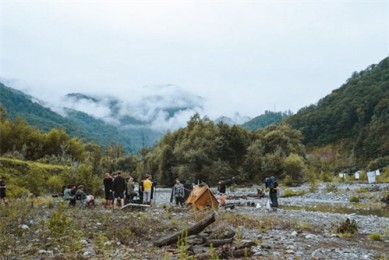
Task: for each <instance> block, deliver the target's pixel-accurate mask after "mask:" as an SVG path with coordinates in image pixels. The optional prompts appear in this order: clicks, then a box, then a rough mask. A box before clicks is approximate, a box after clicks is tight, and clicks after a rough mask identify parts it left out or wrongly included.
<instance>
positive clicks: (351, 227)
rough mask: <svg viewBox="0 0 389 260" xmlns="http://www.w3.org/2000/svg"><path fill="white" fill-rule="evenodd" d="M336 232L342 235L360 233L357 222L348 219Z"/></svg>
mask: <svg viewBox="0 0 389 260" xmlns="http://www.w3.org/2000/svg"><path fill="white" fill-rule="evenodd" d="M336 232H337V233H340V234H347V233H348V234H356V233H357V232H358V226H357V223H356V222H355V220H350V219H348V218H347V219H346V220H345V221H344V222H342V223H340V225H339V226H338V227H337V228H336Z"/></svg>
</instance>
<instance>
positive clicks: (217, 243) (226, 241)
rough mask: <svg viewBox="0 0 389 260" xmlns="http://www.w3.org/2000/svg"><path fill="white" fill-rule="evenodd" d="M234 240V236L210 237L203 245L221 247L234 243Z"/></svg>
mask: <svg viewBox="0 0 389 260" xmlns="http://www.w3.org/2000/svg"><path fill="white" fill-rule="evenodd" d="M233 241H234V239H233V238H227V239H210V240H208V241H207V242H205V243H204V244H203V246H211V244H212V246H213V247H219V246H224V245H226V244H232V242H233Z"/></svg>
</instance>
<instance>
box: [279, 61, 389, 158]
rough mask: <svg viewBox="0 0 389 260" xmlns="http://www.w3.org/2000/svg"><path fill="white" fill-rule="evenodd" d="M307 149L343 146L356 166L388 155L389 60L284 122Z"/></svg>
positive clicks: (373, 67) (354, 75)
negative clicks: (302, 141) (333, 144)
mask: <svg viewBox="0 0 389 260" xmlns="http://www.w3.org/2000/svg"><path fill="white" fill-rule="evenodd" d="M286 121H287V122H288V123H289V124H291V125H292V126H293V127H294V128H296V129H299V130H301V131H302V133H303V136H304V143H305V145H307V146H308V147H320V146H325V145H328V144H331V143H335V144H336V143H338V144H339V143H342V146H343V147H344V148H346V149H348V150H349V154H350V155H351V156H352V157H353V160H355V161H356V162H357V163H358V161H360V160H365V161H367V160H372V159H377V158H380V157H384V156H387V155H388V154H389V132H388V129H389V58H385V59H384V60H382V61H381V62H380V63H379V64H377V65H371V66H369V67H368V68H367V69H366V70H363V71H361V72H359V73H358V72H354V73H353V75H352V76H351V78H350V79H348V80H347V82H346V83H345V84H344V85H342V86H341V87H340V88H338V89H336V90H334V91H333V92H332V93H331V94H329V95H327V96H326V97H324V98H322V99H321V100H319V102H318V103H317V104H315V105H311V106H308V107H304V108H302V109H301V110H300V111H298V113H297V114H295V115H294V116H291V117H290V118H288V119H286Z"/></svg>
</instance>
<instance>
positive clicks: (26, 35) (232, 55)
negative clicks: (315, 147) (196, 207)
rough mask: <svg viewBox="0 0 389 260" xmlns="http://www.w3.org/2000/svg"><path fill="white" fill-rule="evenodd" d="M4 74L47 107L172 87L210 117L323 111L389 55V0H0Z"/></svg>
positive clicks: (4, 78)
mask: <svg viewBox="0 0 389 260" xmlns="http://www.w3.org/2000/svg"><path fill="white" fill-rule="evenodd" d="M0 23H1V35H0V44H1V45H0V78H1V80H2V81H5V82H6V83H7V84H8V85H10V86H11V87H15V88H18V89H20V90H23V91H26V92H28V93H30V94H32V95H34V96H36V97H38V98H41V99H43V100H48V99H50V100H52V101H53V100H56V99H57V98H58V97H60V96H62V95H64V94H66V93H70V92H82V93H87V94H98V95H101V94H102V95H106V94H109V95H113V96H118V97H120V98H123V99H126V100H137V98H138V97H139V96H141V95H145V93H146V94H150V93H147V91H149V90H150V89H154V88H153V87H152V88H150V87H148V86H158V85H164V84H172V85H175V86H178V87H180V88H182V91H184V92H185V93H191V94H193V95H196V96H202V97H203V98H204V99H205V102H204V106H205V111H206V112H205V113H206V114H207V115H208V116H210V117H211V118H214V117H217V116H220V115H226V116H231V115H233V114H234V113H235V112H239V113H240V114H241V115H247V116H250V117H254V116H257V115H259V114H261V113H263V112H264V111H265V110H276V111H284V110H288V109H290V110H292V111H293V112H296V111H297V110H298V109H299V108H301V107H304V106H307V105H309V104H313V103H316V102H317V101H318V100H319V99H320V98H322V97H324V96H325V95H327V94H329V93H331V91H332V90H333V89H336V88H338V87H340V86H341V85H342V84H343V83H344V82H345V81H346V79H347V78H349V77H350V76H351V74H352V72H354V71H360V70H363V69H365V68H366V67H368V66H369V65H371V64H373V63H378V62H379V61H381V60H382V59H383V58H385V57H387V56H388V54H389V1H388V0H381V1H379V0H365V1H358V0H353V1H346V0H327V1H324V0H301V1H300V0H283V1H280V0H263V1H261V0H257V1H254V0H252V1H246V0H236V1H228V0H225V1H213V0H206V1H205V0H204V1H203V0H197V1H186V0H180V1H174V0H171V1H168V0H159V1H147V0H142V1H131V0H128V1H124V0H123V1H98V0H94V1H82V0H78V1H76V0H66V1H61V0H56V1H52V0H50V1H30V0H24V1H19V0H12V1H4V0H0Z"/></svg>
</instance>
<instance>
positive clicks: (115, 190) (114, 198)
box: [103, 171, 156, 208]
mask: <svg viewBox="0 0 389 260" xmlns="http://www.w3.org/2000/svg"><path fill="white" fill-rule="evenodd" d="M103 184H104V192H105V204H104V207H105V208H115V207H116V206H118V205H120V206H121V207H122V206H124V205H125V204H127V203H141V204H148V205H151V201H152V199H153V194H154V187H155V186H156V182H154V181H153V180H152V176H151V175H147V176H145V177H143V178H142V180H141V181H140V182H139V186H138V193H139V194H138V193H137V192H136V191H135V182H134V178H133V177H131V176H130V177H128V178H126V179H125V178H124V177H123V176H122V172H121V171H118V172H116V173H115V174H114V175H113V176H112V175H111V174H110V173H109V172H107V173H105V175H104V180H103ZM137 196H138V197H139V199H137V200H135V197H137Z"/></svg>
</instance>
